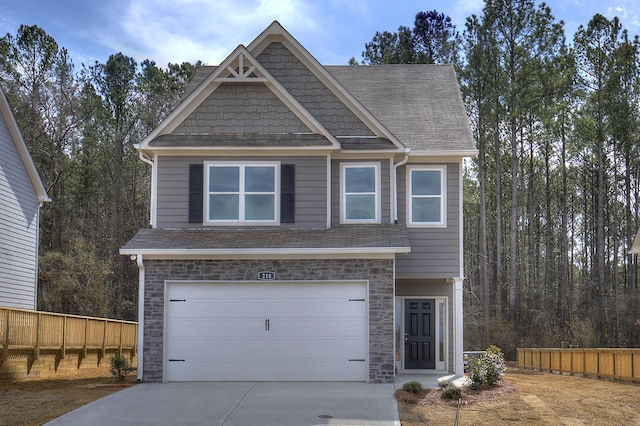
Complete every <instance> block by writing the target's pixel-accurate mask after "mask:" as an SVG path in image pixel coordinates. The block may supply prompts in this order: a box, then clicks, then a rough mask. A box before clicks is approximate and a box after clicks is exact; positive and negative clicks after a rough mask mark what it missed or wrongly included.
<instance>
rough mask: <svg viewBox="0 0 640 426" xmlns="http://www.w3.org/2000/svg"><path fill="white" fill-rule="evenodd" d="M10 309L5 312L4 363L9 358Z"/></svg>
mask: <svg viewBox="0 0 640 426" xmlns="http://www.w3.org/2000/svg"><path fill="white" fill-rule="evenodd" d="M9 312H11V311H10V310H9V309H5V311H4V346H2V362H4V361H6V360H7V358H9Z"/></svg>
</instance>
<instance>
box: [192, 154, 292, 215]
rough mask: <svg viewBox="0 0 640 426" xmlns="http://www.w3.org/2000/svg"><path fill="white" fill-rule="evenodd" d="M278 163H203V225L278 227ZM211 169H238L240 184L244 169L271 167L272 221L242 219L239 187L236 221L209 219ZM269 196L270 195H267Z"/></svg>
mask: <svg viewBox="0 0 640 426" xmlns="http://www.w3.org/2000/svg"><path fill="white" fill-rule="evenodd" d="M280 166H281V165H280V161H205V162H204V167H205V171H204V173H203V175H204V182H203V204H204V217H203V224H204V225H209V226H239V225H241V226H278V225H280V191H281V188H280ZM212 167H239V168H240V182H241V183H242V182H244V176H245V169H246V167H273V169H274V182H273V184H274V188H273V189H274V191H273V195H274V199H273V220H246V219H244V214H245V210H244V197H245V195H246V194H245V193H244V188H242V187H240V192H239V194H240V200H239V203H240V205H239V207H238V208H239V212H240V216H241V217H240V218H239V219H238V220H211V219H209V209H210V201H209V197H210V195H211V194H212V192H211V191H210V188H209V174H210V172H211V168H212ZM269 194H271V193H269Z"/></svg>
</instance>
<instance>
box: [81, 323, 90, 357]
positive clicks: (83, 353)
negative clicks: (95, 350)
mask: <svg viewBox="0 0 640 426" xmlns="http://www.w3.org/2000/svg"><path fill="white" fill-rule="evenodd" d="M88 333H89V318H85V319H84V344H83V345H82V358H86V357H87V334H88Z"/></svg>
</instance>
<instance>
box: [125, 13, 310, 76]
mask: <svg viewBox="0 0 640 426" xmlns="http://www.w3.org/2000/svg"><path fill="white" fill-rule="evenodd" d="M313 16H314V15H313V13H312V7H311V6H309V5H307V4H306V3H305V2H303V1H301V0H252V1H244V2H238V1H237V0H216V1H211V0H131V1H130V2H129V4H128V7H127V8H126V10H124V11H123V16H121V17H120V19H119V20H120V25H121V29H122V31H123V33H122V34H121V35H119V36H117V37H116V40H114V41H113V44H117V43H118V39H120V38H122V43H123V44H124V45H127V48H128V49H131V48H133V49H134V50H135V52H132V53H131V54H132V55H133V56H135V57H136V59H139V60H141V59H146V58H148V59H152V60H155V61H156V63H157V64H158V65H159V66H165V65H166V64H167V63H168V62H182V61H189V62H195V61H197V60H202V61H204V62H205V63H208V64H218V63H220V62H221V61H222V60H224V58H225V57H226V56H227V55H228V54H229V53H230V52H231V51H233V49H235V48H236V47H237V46H238V44H248V43H250V42H251V41H252V40H253V39H254V38H255V37H256V36H257V35H258V34H260V32H261V31H262V30H264V29H265V28H266V27H267V26H268V25H269V24H270V23H271V22H272V21H274V20H278V21H279V22H280V23H281V24H282V25H283V26H285V28H287V29H288V30H289V31H291V32H294V30H300V31H302V32H305V33H306V32H309V31H317V27H316V25H315V24H314V21H313V19H312V18H313ZM132 43H133V46H132ZM114 47H117V46H114Z"/></svg>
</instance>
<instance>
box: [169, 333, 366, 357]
mask: <svg viewBox="0 0 640 426" xmlns="http://www.w3.org/2000/svg"><path fill="white" fill-rule="evenodd" d="M174 343H175V345H172V348H170V349H168V350H167V356H168V358H170V359H187V358H188V359H189V360H192V359H196V358H198V357H205V358H210V359H211V360H212V361H214V360H215V359H225V360H228V361H231V360H233V359H236V360H238V361H240V360H245V359H248V358H252V359H253V358H261V359H263V360H276V359H280V358H299V357H309V358H319V357H324V358H336V359H343V360H348V359H353V358H358V359H360V358H365V355H366V354H365V351H364V350H363V345H364V342H363V341H362V339H359V338H354V339H332V338H325V339H317V338H314V339H297V340H296V341H295V342H291V340H290V339H284V338H280V339H278V338H265V337H263V338H255V339H251V341H248V340H247V339H242V338H235V339H231V338H229V339H225V340H224V341H223V342H221V343H220V344H214V345H211V344H210V343H208V342H206V341H203V340H202V339H175V340H174ZM338 346H339V347H340V352H339V353H336V347H338Z"/></svg>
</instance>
